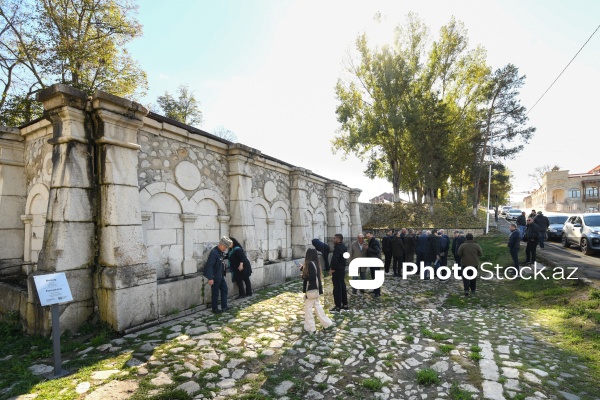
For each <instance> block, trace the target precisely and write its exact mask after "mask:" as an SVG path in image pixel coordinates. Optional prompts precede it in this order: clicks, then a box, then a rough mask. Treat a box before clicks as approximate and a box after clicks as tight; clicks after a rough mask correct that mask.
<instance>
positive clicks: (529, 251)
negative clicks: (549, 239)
mask: <svg viewBox="0 0 600 400" xmlns="http://www.w3.org/2000/svg"><path fill="white" fill-rule="evenodd" d="M537 245H538V241H537V240H528V241H527V247H525V262H526V263H527V262H531V263H534V262H535V253H536V251H537Z"/></svg>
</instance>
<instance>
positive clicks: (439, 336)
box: [421, 329, 448, 342]
mask: <svg viewBox="0 0 600 400" xmlns="http://www.w3.org/2000/svg"><path fill="white" fill-rule="evenodd" d="M421 334H422V335H423V336H425V337H428V338H430V339H433V340H435V341H436V342H440V341H442V340H446V339H448V335H446V334H444V333H434V332H431V331H430V330H429V329H422V330H421Z"/></svg>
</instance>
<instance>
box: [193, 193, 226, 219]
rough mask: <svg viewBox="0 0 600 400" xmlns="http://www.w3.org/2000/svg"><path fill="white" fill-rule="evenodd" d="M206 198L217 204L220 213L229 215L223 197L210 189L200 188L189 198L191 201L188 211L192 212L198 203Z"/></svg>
mask: <svg viewBox="0 0 600 400" xmlns="http://www.w3.org/2000/svg"><path fill="white" fill-rule="evenodd" d="M206 199H211V200H212V201H214V202H215V203H216V204H217V206H218V207H219V213H220V214H221V215H229V211H228V209H227V206H226V205H225V200H224V199H223V197H222V196H221V195H220V194H219V193H217V192H215V191H214V190H210V189H202V190H199V191H197V192H196V193H194V195H193V196H192V198H191V199H190V202H191V203H192V207H191V208H192V211H190V212H193V210H194V209H195V208H196V206H197V205H198V203H200V202H201V201H202V200H206Z"/></svg>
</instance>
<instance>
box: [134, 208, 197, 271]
mask: <svg viewBox="0 0 600 400" xmlns="http://www.w3.org/2000/svg"><path fill="white" fill-rule="evenodd" d="M179 218H181V221H182V222H183V274H184V275H190V274H195V273H197V272H198V263H197V261H196V260H195V259H194V221H196V218H198V216H197V215H196V214H181V215H180V216H179ZM142 219H143V216H142Z"/></svg>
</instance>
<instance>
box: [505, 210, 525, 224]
mask: <svg viewBox="0 0 600 400" xmlns="http://www.w3.org/2000/svg"><path fill="white" fill-rule="evenodd" d="M521 212H522V211H521V210H519V209H518V208H511V209H510V210H508V212H507V213H506V220H507V221H516V220H517V218H519V215H521Z"/></svg>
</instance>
